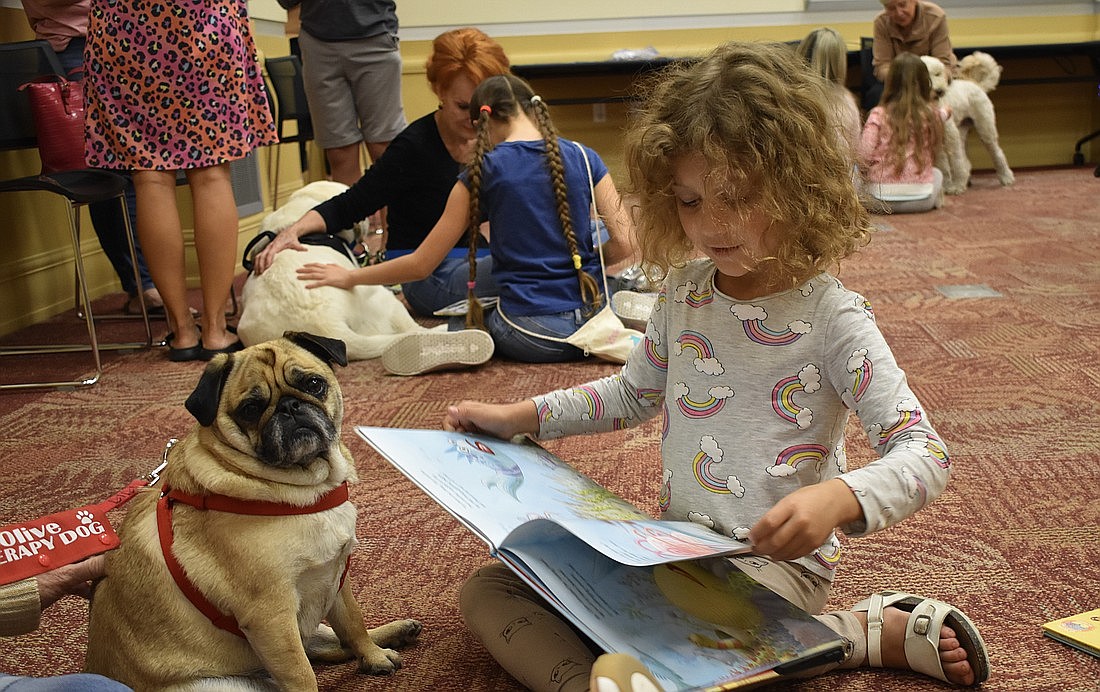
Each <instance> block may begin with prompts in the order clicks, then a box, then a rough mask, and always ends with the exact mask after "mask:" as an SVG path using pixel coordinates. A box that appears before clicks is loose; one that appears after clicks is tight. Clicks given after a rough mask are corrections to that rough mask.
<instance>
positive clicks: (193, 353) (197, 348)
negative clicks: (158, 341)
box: [164, 330, 209, 363]
mask: <svg viewBox="0 0 1100 692" xmlns="http://www.w3.org/2000/svg"><path fill="white" fill-rule="evenodd" d="M175 340H176V335H175V333H174V332H168V334H167V336H165V337H164V343H165V344H167V345H168V360H170V361H172V362H173V363H186V362H188V361H192V360H209V358H203V357H202V356H203V353H202V352H203V347H202V331H201V330H200V331H199V343H197V344H195V345H194V346H185V347H184V348H176V347H175V346H173V345H172V342H173V341H175Z"/></svg>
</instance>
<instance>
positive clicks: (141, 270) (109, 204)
mask: <svg viewBox="0 0 1100 692" xmlns="http://www.w3.org/2000/svg"><path fill="white" fill-rule="evenodd" d="M57 57H58V58H59V59H60V60H61V67H63V68H64V69H65V72H66V73H67V74H66V76H67V77H69V78H79V77H78V75H75V74H69V73H70V72H71V71H72V70H73V69H74V68H77V67H83V65H84V39H83V38H74V39H73V40H71V41H69V45H68V46H67V47H66V48H65V50H63V51H61V52H60V53H58V54H57ZM113 172H114V173H117V174H119V175H121V176H124V177H125V178H126V180H127V182H126V192H125V196H126V213H127V214H129V215H130V224H131V226H130V232H131V233H132V234H133V238H134V250H135V254H136V255H137V260H138V274H139V275H140V277H141V290H145V289H149V288H152V287H153V279H152V278H150V276H149V269H148V268H146V266H145V257H144V256H143V255H142V254H141V244H140V243H138V238H137V195H136V194H135V193H134V184H133V182H131V181H130V171H113ZM88 215H89V216H90V217H91V219H92V226H93V227H94V228H95V234H96V236H98V237H99V246H100V247H102V248H103V254H105V255H107V259H108V260H110V262H111V266H112V267H114V270H115V274H117V275H118V280H119V282H120V283H121V284H122V290H124V291H126V293H127V294H129V295H131V296H134V295H137V292H138V288H137V286H135V285H134V264H133V262H132V261H131V260H130V246H129V244H128V243H127V242H126V222H125V220H124V219H123V217H122V208H121V207H120V206H119V204H118V200H115V199H111V200H107V201H106V202H93V203H92V204H89V205H88Z"/></svg>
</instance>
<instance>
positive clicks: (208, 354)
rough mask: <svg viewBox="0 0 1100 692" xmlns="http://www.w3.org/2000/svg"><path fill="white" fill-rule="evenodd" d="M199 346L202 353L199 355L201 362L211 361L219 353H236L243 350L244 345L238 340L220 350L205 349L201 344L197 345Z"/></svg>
mask: <svg viewBox="0 0 1100 692" xmlns="http://www.w3.org/2000/svg"><path fill="white" fill-rule="evenodd" d="M199 346H200V349H201V351H202V353H201V354H200V358H201V359H202V360H211V359H213V358H214V356H216V355H218V354H219V353H236V352H237V351H241V350H243V349H244V344H242V343H241V340H240V339H237V340H236V341H234V342H233V343H231V344H229V345H228V346H222V347H221V348H206V347H205V346H203V345H202V343H199Z"/></svg>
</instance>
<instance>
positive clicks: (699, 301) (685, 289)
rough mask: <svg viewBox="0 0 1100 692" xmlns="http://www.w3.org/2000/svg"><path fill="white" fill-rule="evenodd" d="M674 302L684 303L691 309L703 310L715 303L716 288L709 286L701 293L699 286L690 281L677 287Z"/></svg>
mask: <svg viewBox="0 0 1100 692" xmlns="http://www.w3.org/2000/svg"><path fill="white" fill-rule="evenodd" d="M673 300H674V301H675V302H677V303H683V304H684V305H687V306H688V307H689V308H701V307H703V306H704V305H709V304H710V303H711V302H713V301H714V288H713V287H711V286H710V285H709V284H708V285H707V287H706V288H704V289H703V290H702V291H700V290H699V286H698V285H696V283H695V282H694V281H688V282H685V283H683V284H680V285H679V286H677V287H676V294H675V296H674V297H673Z"/></svg>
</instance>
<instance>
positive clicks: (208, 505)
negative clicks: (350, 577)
mask: <svg viewBox="0 0 1100 692" xmlns="http://www.w3.org/2000/svg"><path fill="white" fill-rule="evenodd" d="M347 501H348V484H347V482H344V483H341V484H340V485H338V486H336V487H335V488H333V489H332V490H330V491H328V492H327V493H325V494H324V495H322V496H321V498H320V499H319V500H317V502H315V503H313V504H312V505H307V506H305V507H299V506H298V505H289V504H284V503H282V502H266V501H264V500H241V499H239V498H235V497H228V496H226V495H192V494H190V493H185V492H183V491H180V490H174V489H172V488H168V487H165V488H164V490H163V491H162V492H161V494H160V499H159V500H157V534H158V535H159V536H160V548H161V552H163V553H164V561H165V563H167V565H168V571H169V572H171V573H172V578H173V579H175V580H176V586H178V587H179V589H180V591H182V592H183V594H184V595H185V596H186V597H187V600H189V601H191V604H192V605H194V606H195V608H197V609H198V610H199V612H201V613H202V614H203V615H205V616H206V617H207V619H209V620H210V622H212V623H213V624H214V626H215V627H219V628H221V629H223V630H225V631H226V632H230V633H232V634H235V635H237V636H238V637H244V632H242V631H241V628H240V625H238V624H237V619H236V618H235V617H233V616H232V615H230V614H228V613H223V612H221V611H220V610H218V609H217V607H216V606H215V605H214V604H213V603H211V602H210V601H209V599H207V598H206V596H203V595H202V593H201V592H200V591H199V590H198V589H197V588H195V585H194V584H193V583H192V582H191V580H190V579H188V578H187V573H186V572H184V571H183V567H181V566H180V563H179V561H178V560H176V556H175V555H173V554H172V505H173V504H175V503H176V502H182V503H183V504H185V505H188V506H191V507H194V508H195V509H198V510H203V511H206V510H210V511H214V512H229V513H231V514H249V515H253V516H268V517H277V516H290V515H297V514H315V513H317V512H323V511H325V510H326V509H332V508H333V507H339V506H340V505H342V504H344V503H345V502H347ZM349 567H351V556H350V555H349V556H348V560H347V562H346V563H345V564H344V572H343V574H341V575H340V586H341V587H342V586H343V585H344V578H345V577H346V576H347V574H348V568H349Z"/></svg>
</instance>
